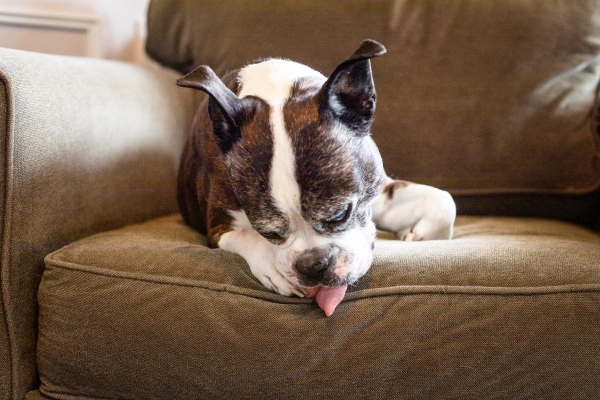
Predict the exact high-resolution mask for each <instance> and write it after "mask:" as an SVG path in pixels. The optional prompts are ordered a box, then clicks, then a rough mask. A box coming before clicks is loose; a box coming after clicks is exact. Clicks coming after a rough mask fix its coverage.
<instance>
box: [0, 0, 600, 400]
mask: <svg viewBox="0 0 600 400" xmlns="http://www.w3.org/2000/svg"><path fill="white" fill-rule="evenodd" d="M364 38H372V39H375V40H378V41H380V42H382V43H383V44H385V45H386V47H387V49H388V53H387V54H386V55H384V56H382V57H379V58H377V59H374V60H373V63H372V64H373V71H374V76H375V85H376V88H377V92H378V108H377V111H376V120H375V123H374V125H373V138H374V139H375V141H376V142H377V144H378V146H379V148H380V150H381V153H382V156H383V159H384V164H385V167H386V170H387V172H388V173H389V174H391V175H392V176H394V177H397V178H402V179H407V180H412V181H417V182H422V183H426V184H430V185H434V186H438V187H440V188H443V189H445V190H448V191H450V192H451V193H452V195H453V196H454V198H455V200H456V204H457V209H458V214H459V216H458V218H457V221H456V225H455V232H454V237H453V239H452V240H450V241H429V242H415V243H405V242H401V241H398V240H395V238H393V237H391V236H390V235H386V234H384V233H382V234H381V235H380V236H379V237H378V240H377V243H376V246H375V258H374V262H373V266H372V268H371V270H370V271H369V272H368V273H367V275H365V276H364V277H363V278H361V279H360V280H359V281H358V282H357V284H356V285H354V286H353V287H351V288H349V290H348V293H347V295H346V298H345V299H344V301H343V302H342V303H341V304H340V305H339V307H338V309H337V310H336V312H335V314H334V315H332V316H331V317H325V316H324V314H323V312H322V311H321V310H320V309H319V308H318V307H317V306H316V305H315V304H314V303H313V302H312V301H311V300H309V299H303V298H297V297H284V296H280V295H278V294H275V293H272V292H270V291H268V290H266V289H265V288H264V287H262V286H261V285H260V283H258V281H257V280H256V279H255V278H254V277H253V276H252V274H251V273H250V271H249V269H248V267H247V265H246V264H245V262H244V261H243V259H241V258H240V257H238V256H236V255H234V254H231V253H227V252H225V251H222V250H218V249H209V248H207V247H206V239H205V237H203V236H202V235H201V234H199V233H198V232H196V231H194V230H193V229H191V228H189V227H188V226H186V225H185V224H184V223H183V222H182V219H181V216H180V215H179V214H178V211H177V205H176V198H175V197H176V196H175V192H176V190H175V184H176V174H177V165H178V159H179V155H180V152H181V148H182V144H183V142H184V140H185V137H186V135H187V134H188V131H189V127H190V124H191V121H192V119H193V115H194V112H195V109H196V108H197V106H198V103H199V102H200V101H202V100H203V99H202V98H201V97H197V95H196V94H195V93H193V91H191V90H189V89H183V88H178V87H177V86H176V85H175V80H176V79H177V77H178V76H180V74H182V73H185V72H187V71H189V70H190V69H192V68H194V67H195V66H196V65H199V64H208V65H210V66H211V67H212V68H213V69H214V70H215V71H216V72H217V73H218V74H224V73H226V72H227V71H229V70H232V69H234V68H236V67H239V66H241V65H243V64H245V63H247V62H249V61H251V60H253V59H255V58H259V57H267V56H279V57H287V58H291V59H294V60H297V61H300V62H304V63H306V64H308V65H311V66H312V67H314V68H316V69H318V70H320V71H322V72H323V73H325V74H328V73H330V72H331V71H332V69H333V68H334V67H335V65H336V64H337V63H338V62H339V61H340V60H342V59H344V58H345V57H346V56H347V55H348V54H350V53H351V52H352V51H353V50H354V48H355V47H356V46H357V44H358V43H360V41H361V40H362V39H364ZM147 51H148V54H150V55H151V57H153V58H154V59H155V60H156V61H157V62H158V63H160V64H162V65H163V67H155V68H153V67H142V66H135V65H129V64H126V63H119V62H113V61H105V60H96V59H81V58H73V57H62V56H51V55H43V54H37V53H29V52H22V51H17V50H9V49H0V149H1V153H2V164H1V165H0V168H1V170H2V174H1V175H0V176H1V188H2V189H1V191H0V194H1V196H0V205H1V208H2V213H1V214H0V226H1V235H2V250H1V251H2V254H1V263H2V264H1V271H0V283H1V285H0V291H1V308H0V315H1V317H2V318H0V324H1V328H0V398H2V399H23V398H26V399H28V400H34V399H36V400H38V399H109V398H110V399H152V398H155V399H192V398H224V399H232V398H247V399H259V398H260V399H269V398H273V399H279V398H289V399H297V398H332V399H333V398H344V399H352V398H356V399H362V398H406V399H417V398H418V399H437V398H448V399H483V398H527V399H531V398H543V399H548V398H556V399H592V398H598V397H600V379H598V377H600V234H599V229H600V116H599V112H600V101H599V98H598V97H599V95H598V90H599V83H600V3H599V2H598V1H595V0H582V1H577V2H573V1H570V0H559V1H555V2H552V3H551V4H550V2H547V1H544V0H530V1H527V2H522V1H515V0H501V1H494V2H484V1H478V0H461V1H438V0H422V1H395V0H377V1H376V0H347V1H344V2H343V3H341V2H323V1H319V0H302V1H298V0H294V1H292V0H284V1H279V2H272V1H268V0H228V1H222V0H202V1H192V0H186V1H181V0H152V1H151V3H150V7H149V11H148V40H147Z"/></svg>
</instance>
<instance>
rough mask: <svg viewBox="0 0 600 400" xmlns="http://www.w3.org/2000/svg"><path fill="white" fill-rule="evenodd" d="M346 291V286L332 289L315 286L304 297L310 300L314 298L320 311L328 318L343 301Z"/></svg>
mask: <svg viewBox="0 0 600 400" xmlns="http://www.w3.org/2000/svg"><path fill="white" fill-rule="evenodd" d="M346 289H348V285H342V286H334V287H328V286H315V287H313V288H310V289H308V293H307V294H306V297H308V298H310V299H312V298H313V297H314V298H316V300H317V304H318V305H319V307H321V309H322V310H323V311H325V315H327V316H328V317H329V316H331V315H332V314H333V312H334V311H335V309H336V307H337V306H338V304H340V303H341V302H342V300H344V296H345V295H346Z"/></svg>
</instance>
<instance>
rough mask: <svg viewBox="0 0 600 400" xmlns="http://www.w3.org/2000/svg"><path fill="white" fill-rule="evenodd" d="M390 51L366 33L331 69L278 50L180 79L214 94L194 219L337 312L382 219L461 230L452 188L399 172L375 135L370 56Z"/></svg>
mask: <svg viewBox="0 0 600 400" xmlns="http://www.w3.org/2000/svg"><path fill="white" fill-rule="evenodd" d="M385 52H386V49H385V47H384V46H383V45H381V44H380V43H378V42H376V41H374V40H365V41H363V42H362V44H361V45H360V46H359V48H358V49H357V50H356V51H355V52H354V53H353V54H352V55H351V56H350V57H348V58H347V59H346V60H344V61H343V62H342V63H340V64H339V65H338V66H337V67H336V68H335V70H334V71H333V72H332V73H331V75H330V76H329V77H328V78H326V77H325V76H323V75H322V74H321V73H319V72H317V71H315V70H314V69H311V68H309V67H307V66H305V65H303V64H299V63H296V62H293V61H289V60H284V59H275V58H271V59H262V60H259V61H257V62H254V63H251V64H249V65H247V66H245V67H243V68H241V69H240V70H237V71H234V72H232V73H229V74H227V75H226V76H225V77H224V79H223V81H222V80H220V79H219V78H218V77H217V76H216V74H215V73H214V72H213V71H212V70H211V69H210V68H209V67H208V66H200V67H198V68H196V69H195V70H193V71H192V72H190V73H189V74H187V75H185V76H184V77H182V78H181V79H179V80H178V81H177V84H178V85H179V86H183V87H191V88H195V89H199V90H201V91H203V92H205V93H207V94H208V101H207V102H205V103H204V104H203V105H202V106H201V107H200V109H199V111H198V113H197V115H196V117H195V120H194V123H193V127H192V132H191V135H190V137H189V140H188V142H187V143H186V145H185V147H184V150H183V154H182V159H181V166H180V170H179V177H178V202H179V207H180V210H181V213H182V215H183V219H184V221H185V222H186V223H187V224H188V225H190V226H192V227H193V228H195V229H197V230H198V231H200V232H201V233H203V234H205V235H206V236H207V241H208V245H209V246H210V247H213V248H216V247H218V248H221V249H224V250H227V251H230V252H233V253H236V254H239V255H240V256H242V257H243V258H244V259H245V260H246V261H247V263H248V265H249V267H250V270H251V272H252V273H253V274H254V276H255V277H256V278H257V279H258V280H259V281H260V282H261V283H262V284H263V285H264V286H265V287H267V288H268V289H270V290H272V291H274V292H277V293H280V294H282V295H285V296H291V295H297V296H301V297H304V296H306V297H308V298H314V299H315V300H316V302H317V304H318V305H319V307H320V308H321V309H322V310H323V311H324V312H325V314H326V315H327V316H330V315H331V314H333V312H334V311H335V308H336V307H337V305H338V304H339V303H340V302H341V301H342V299H343V298H344V295H345V293H346V289H347V287H348V285H350V284H352V283H354V282H356V281H357V280H358V279H359V278H360V277H361V276H362V275H364V274H365V273H366V272H367V270H368V269H369V268H370V266H371V262H372V260H373V250H374V247H375V237H376V232H377V228H379V229H383V230H387V231H391V232H394V233H396V234H397V236H398V238H399V239H401V240H407V241H411V240H412V241H416V240H432V239H450V238H451V237H452V231H453V225H454V220H455V217H456V207H455V204H454V201H453V199H452V197H451V195H450V194H449V193H448V192H445V191H442V190H439V189H436V188H433V187H430V186H425V185H419V184H415V183H411V182H406V181H399V180H393V179H391V178H389V177H388V176H387V175H386V174H385V171H384V168H383V163H382V159H381V156H380V154H379V151H378V149H377V146H376V145H375V142H374V141H373V140H372V138H371V135H370V128H371V124H372V122H373V113H374V112H375V105H376V93H375V86H374V83H373V77H372V71H371V62H370V59H371V58H373V57H377V56H380V55H382V54H384V53H385Z"/></svg>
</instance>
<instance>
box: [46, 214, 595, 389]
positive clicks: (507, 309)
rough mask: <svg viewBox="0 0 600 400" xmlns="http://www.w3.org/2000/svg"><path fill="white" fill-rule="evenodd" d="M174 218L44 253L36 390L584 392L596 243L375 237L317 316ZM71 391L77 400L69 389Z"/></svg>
mask: <svg viewBox="0 0 600 400" xmlns="http://www.w3.org/2000/svg"><path fill="white" fill-rule="evenodd" d="M205 242H206V240H205V237H203V236H202V235H200V234H198V233H197V232H195V231H193V230H192V229H190V228H188V227H187V226H185V225H183V223H182V222H181V219H180V216H179V215H173V216H169V217H165V218H161V219H157V220H152V221H149V222H148V223H145V224H140V225H132V226H129V227H126V228H123V229H120V230H116V231H110V232H106V233H102V234H99V235H96V236H92V237H89V238H87V239H84V240H81V241H79V242H76V243H74V244H72V245H69V246H67V247H65V248H63V249H61V250H58V251H57V252H54V253H52V254H50V255H49V256H48V257H47V258H46V270H45V272H44V276H43V279H42V283H41V286H40V289H39V304H40V314H39V341H38V364H39V371H40V379H41V387H40V390H41V392H42V393H44V394H45V395H48V396H51V397H55V398H73V397H70V396H75V397H77V396H81V398H87V397H89V398H161V399H173V398H209V397H210V398H292V399H296V398H298V399H300V398H302V399H305V398H315V397H316V398H374V397H381V398H398V397H406V398H436V397H437V398H439V397H442V396H443V397H445V398H465V399H466V398H481V397H482V396H484V395H485V396H486V397H497V398H511V397H515V396H517V395H518V396H522V397H528V398H535V397H544V395H546V397H548V396H550V397H555V398H590V397H593V395H594V394H597V393H598V392H600V383H599V382H598V379H597V377H598V376H600V364H599V363H598V359H600V324H598V321H599V320H600V308H599V307H598V304H599V302H600V236H598V235H596V234H594V233H592V232H590V231H587V230H585V229H582V228H578V227H575V226H573V225H569V224H565V223H560V222H553V221H547V220H527V219H510V218H504V219H500V218H475V217H459V219H458V221H457V225H456V234H455V239H454V240H452V241H433V242H422V243H404V242H399V241H396V240H390V238H386V237H385V235H382V238H380V239H379V240H378V241H377V243H376V249H375V261H374V264H373V267H372V269H371V270H370V272H369V273H368V274H367V275H365V276H364V277H363V278H362V279H361V280H360V281H359V282H358V283H357V284H356V285H354V286H353V287H352V288H350V289H349V292H348V294H347V296H346V298H345V300H344V302H342V303H341V304H340V306H339V307H338V309H337V310H336V312H335V314H334V315H333V316H331V317H329V318H327V317H325V316H324V314H323V312H322V311H321V310H320V309H319V308H318V307H317V306H316V305H315V304H314V303H313V302H312V301H311V300H308V299H302V298H297V297H290V298H288V297H283V296H280V295H277V294H275V293H272V292H270V291H268V290H266V289H265V288H264V287H262V286H261V285H260V283H258V281H257V280H256V279H255V278H254V277H253V276H252V275H251V273H250V271H249V269H248V268H247V265H246V264H245V262H244V261H243V260H242V259H241V258H240V257H238V256H236V255H234V254H231V253H228V252H225V251H222V250H219V249H216V250H210V249H208V248H207V247H205ZM77 398H80V397H77Z"/></svg>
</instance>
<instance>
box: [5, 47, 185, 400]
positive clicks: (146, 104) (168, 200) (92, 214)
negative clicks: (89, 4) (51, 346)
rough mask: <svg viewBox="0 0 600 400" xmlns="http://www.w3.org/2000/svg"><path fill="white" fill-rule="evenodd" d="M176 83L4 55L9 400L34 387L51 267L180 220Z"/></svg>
mask: <svg viewBox="0 0 600 400" xmlns="http://www.w3.org/2000/svg"><path fill="white" fill-rule="evenodd" d="M175 80H176V76H174V75H173V74H172V73H170V72H166V71H164V70H154V69H151V68H145V67H140V66H135V65H129V64H124V63H118V62H111V61H104V60H97V59H83V58H73V57H62V56H51V55H43V54H38V53H29V52H22V51H17V50H8V49H0V151H1V157H2V162H1V163H0V170H1V174H0V183H1V189H0V207H1V210H2V212H1V214H0V227H1V231H0V232H1V234H2V240H1V242H2V258H1V260H2V265H1V268H2V271H1V279H2V281H1V290H2V293H1V294H2V308H1V309H0V312H1V313H2V315H0V324H1V325H3V326H2V328H1V329H0V398H11V397H13V396H14V397H15V398H16V397H18V398H22V395H23V393H24V391H26V390H27V389H29V388H31V387H32V386H33V385H35V382H36V379H37V377H36V374H35V331H36V326H35V321H36V313H37V309H36V301H35V298H36V291H37V286H38V283H39V278H40V277H41V273H42V270H43V265H44V264H43V258H44V256H45V255H46V254H47V253H48V252H50V251H51V250H54V249H57V248H59V247H61V246H63V245H64V244H66V243H68V242H71V241H73V240H76V239H78V238H80V237H82V236H86V235H89V234H91V233H94V232H98V231H101V230H106V229H110V228H114V227H117V226H121V225H125V224H128V223H131V222H136V221H141V220H144V219H147V218H150V217H153V216H157V215H163V214H166V213H171V212H174V211H176V194H175V193H176V190H175V185H176V173H177V165H178V160H179V156H180V152H181V148H182V143H183V139H184V136H185V134H186V133H187V131H188V128H189V125H190V122H191V119H192V115H193V106H194V103H193V99H192V97H191V93H190V92H191V91H188V90H183V89H181V88H178V87H177V86H176V85H175Z"/></svg>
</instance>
